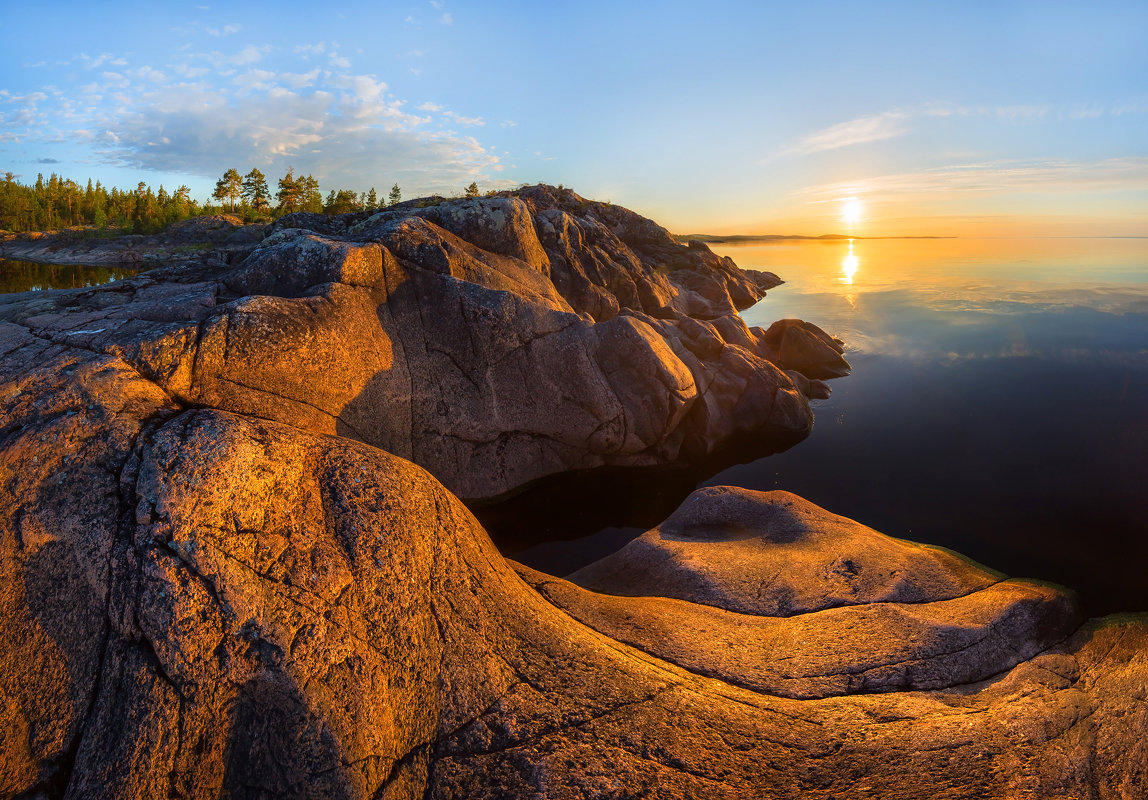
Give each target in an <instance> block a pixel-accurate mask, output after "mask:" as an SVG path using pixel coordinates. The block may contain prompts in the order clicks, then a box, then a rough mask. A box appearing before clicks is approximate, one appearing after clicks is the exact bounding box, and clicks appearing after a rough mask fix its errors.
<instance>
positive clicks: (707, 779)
mask: <svg viewBox="0 0 1148 800" xmlns="http://www.w3.org/2000/svg"><path fill="white" fill-rule="evenodd" d="M0 400H2V401H3V408H4V409H5V414H4V418H3V426H2V427H0V559H2V563H3V569H2V570H0V604H2V605H3V609H2V611H3V613H2V614H0V664H2V666H3V669H0V730H2V731H3V734H4V735H3V737H0V794H2V795H3V796H22V797H69V798H102V797H109V798H152V797H157V796H167V797H181V798H200V797H202V798H217V797H313V798H328V797H345V798H422V797H431V798H448V797H467V798H486V797H489V798H495V797H521V798H554V797H558V798H564V797H570V798H590V797H603V796H609V797H638V796H645V797H663V798H690V797H696V798H702V797H705V798H715V797H718V798H744V797H794V798H796V797H802V798H807V797H813V798H818V797H821V798H829V797H834V798H845V797H850V798H852V797H881V798H919V797H922V796H938V797H949V798H992V797H998V798H1005V797H1007V798H1047V797H1101V798H1134V797H1141V796H1143V794H1144V791H1145V789H1146V788H1148V769H1146V767H1145V765H1146V764H1148V744H1146V742H1148V740H1146V738H1145V737H1144V735H1143V734H1144V731H1145V729H1146V726H1148V703H1146V702H1145V700H1146V698H1145V692H1146V680H1145V675H1146V670H1148V648H1146V645H1148V628H1146V627H1145V625H1144V624H1143V622H1142V621H1138V620H1133V619H1109V620H1102V621H1099V622H1094V623H1091V624H1089V625H1086V626H1083V627H1081V628H1078V629H1075V631H1074V627H1075V620H1074V619H1073V610H1072V605H1071V602H1070V600H1069V599H1068V598H1066V597H1065V596H1064V595H1063V593H1061V592H1058V591H1056V590H1053V589H1047V588H1044V587H1039V586H1032V585H1025V584H1020V583H1014V582H1007V581H1006V582H997V583H991V582H990V581H992V580H995V578H994V577H992V576H991V574H990V573H985V572H982V571H979V570H978V569H977V568H975V567H972V566H968V565H960V564H959V563H955V562H953V561H950V560H949V559H948V558H947V557H945V556H943V555H942V554H929V553H925V554H924V555H923V556H922V554H920V553H915V552H914V551H913V548H911V547H910V546H908V545H905V546H903V547H904V550H905V552H904V553H903V554H902V555H903V556H904V557H903V558H901V559H900V560H899V561H897V562H896V563H898V564H899V565H901V566H900V567H899V568H903V569H904V570H905V571H906V572H907V573H909V575H910V577H909V578H906V580H905V581H904V582H902V583H903V584H907V583H911V582H912V581H913V580H916V579H917V578H918V577H920V578H921V580H922V583H923V585H924V586H925V587H926V588H927V587H942V588H941V589H940V592H941V595H942V596H944V597H946V598H947V599H943V600H935V599H933V598H932V597H931V596H924V597H922V596H920V595H914V594H912V593H911V592H909V589H908V588H907V587H906V586H905V585H902V586H901V588H899V589H893V588H891V585H889V584H888V581H884V582H882V581H881V580H879V581H877V582H876V583H874V584H873V585H871V586H869V587H868V588H867V589H865V591H866V592H869V593H870V594H865V595H864V596H860V597H858V598H856V602H855V603H853V604H852V605H841V606H839V607H836V608H822V610H817V611H810V612H807V613H804V614H795V615H793V616H790V617H766V616H762V615H760V614H757V615H747V614H741V613H735V612H731V611H728V610H726V609H724V608H719V607H717V606H715V605H713V604H697V603H693V602H691V601H690V600H681V599H679V600H661V601H660V603H661V608H655V609H653V610H651V608H650V606H651V604H654V603H655V602H656V601H655V600H654V599H653V598H623V597H617V596H609V595H600V594H594V593H591V592H588V591H586V590H584V589H580V588H578V587H576V586H574V585H573V584H569V583H566V582H563V581H561V580H560V579H557V578H550V577H546V576H537V575H532V574H530V573H529V572H527V573H526V574H527V576H528V578H529V579H530V582H531V583H534V584H535V585H537V586H538V587H539V589H540V591H535V590H534V589H533V588H531V586H530V585H528V584H527V583H526V582H524V581H523V580H521V579H520V578H519V577H518V576H517V575H516V574H515V572H514V571H513V570H512V569H511V568H510V566H509V565H508V564H507V562H505V561H504V560H503V559H502V558H501V556H500V555H499V553H498V552H497V551H496V550H495V549H494V547H493V546H492V545H491V543H490V540H489V539H488V538H487V537H486V535H485V533H484V532H483V531H482V529H481V528H480V527H479V526H478V525H477V523H476V522H475V521H474V519H473V517H472V516H471V515H470V513H469V512H468V511H467V509H466V508H465V507H464V506H463V505H462V504H461V503H460V502H459V501H458V500H456V499H455V498H454V497H453V496H452V495H451V494H450V493H449V492H448V491H446V490H445V489H444V488H443V487H442V486H441V485H440V484H439V483H438V482H437V481H436V480H435V479H434V478H432V477H431V476H430V475H429V474H428V473H426V472H425V471H424V470H422V469H420V468H418V467H416V466H414V465H412V464H410V463H409V462H406V461H404V460H402V459H399V458H396V457H395V456H392V455H389V454H387V453H384V452H382V451H381V450H378V449H377V448H374V447H372V446H370V445H366V444H363V443H360V442H357V441H353V440H351V439H348V438H346V437H336V436H326V435H320V434H315V433H311V432H308V431H304V430H301V429H299V428H297V427H292V426H288V425H284V424H281V423H276V422H271V421H267V420H261V419H256V418H253V417H250V416H243V415H237V414H234V413H231V412H226V411H218V410H211V409H186V410H185V409H183V408H182V407H181V406H180V405H179V404H178V403H176V402H175V401H174V400H173V398H172V397H171V396H170V395H167V394H165V393H164V392H163V391H162V390H161V389H159V388H158V387H157V386H156V385H155V384H154V383H153V382H152V381H150V380H147V379H146V378H144V377H143V376H141V375H140V374H138V373H137V372H136V371H135V370H134V369H132V368H131V367H130V366H129V365H128V364H127V363H126V362H125V361H123V360H122V359H120V358H118V357H115V356H110V355H106V354H103V353H93V352H90V351H86V350H83V349H82V348H75V347H69V346H63V345H58V344H55V343H52V342H48V341H44V340H43V339H39V338H37V337H35V336H33V335H31V334H30V333H28V331H27V330H26V329H23V328H19V327H17V326H14V325H4V326H0ZM734 494H738V493H734ZM704 499H706V498H703V500H704ZM710 499H712V498H710ZM734 501H735V503H734V504H735V505H737V506H738V508H734V509H732V510H731V508H729V507H727V504H725V503H723V502H717V503H715V502H709V503H707V502H702V503H700V504H699V503H697V502H693V503H691V504H689V505H687V507H686V508H685V509H684V510H683V511H682V512H681V513H680V514H678V515H676V516H677V519H676V521H672V522H671V523H670V524H669V525H668V526H666V530H667V531H670V532H671V535H677V536H682V535H690V536H692V538H693V540H695V541H694V544H695V545H696V547H695V552H694V559H695V561H696V562H697V563H699V564H700V565H701V566H699V568H698V569H697V573H698V574H699V575H708V576H718V577H720V576H721V575H722V574H728V573H727V571H725V570H723V569H722V568H721V566H720V562H722V561H723V560H725V559H726V558H727V556H726V555H724V554H722V553H721V552H720V550H714V551H712V555H711V556H707V555H706V554H705V553H704V552H703V551H704V548H706V547H707V546H709V545H720V544H721V543H729V542H738V541H741V542H751V541H754V540H759V541H761V542H763V544H762V545H761V546H762V547H763V548H764V547H765V546H767V545H768V543H770V542H774V543H777V544H779V545H782V546H797V549H798V550H799V551H801V550H804V555H805V557H806V563H807V564H811V563H812V562H813V559H815V558H817V557H818V555H817V554H818V553H820V554H821V557H823V558H828V556H829V547H828V546H827V545H824V543H820V542H819V537H820V536H821V535H822V533H824V535H825V537H827V538H831V537H833V536H834V531H835V530H841V529H846V532H848V530H847V529H848V528H849V527H850V525H849V524H848V523H847V522H846V521H843V520H840V519H839V518H833V517H832V516H831V515H829V514H827V513H826V512H822V511H820V510H817V509H812V508H810V507H808V506H805V505H803V504H801V503H799V502H798V501H796V500H793V499H792V498H788V497H785V496H777V495H773V496H765V497H760V496H754V495H744V494H743V495H741V496H740V497H736V498H734ZM755 508H756V512H758V513H755V510H754V509H755ZM779 519H780V520H781V522H782V524H781V525H778V520H779ZM778 530H782V531H789V532H790V533H788V534H786V535H783V536H778V535H777V532H778ZM673 531H676V532H677V533H676V534H675V533H672V532H673ZM700 532H704V535H699V533H700ZM852 534H853V535H852V538H851V539H850V538H846V540H845V541H846V544H847V546H853V545H856V546H857V549H858V552H856V553H855V554H854V555H855V558H856V562H855V563H856V564H858V565H860V566H859V571H860V574H861V575H862V576H864V575H865V573H866V571H867V570H869V569H878V570H879V568H880V563H879V562H880V560H881V559H882V558H884V557H885V555H883V554H887V553H895V552H896V551H897V550H898V548H900V547H902V546H901V545H898V544H897V543H895V542H880V541H878V539H877V535H876V534H873V533H871V532H866V531H859V530H854V531H853V532H852ZM801 542H805V546H801ZM754 546H755V547H756V546H757V545H754ZM933 555H936V556H937V557H936V558H933V557H932V556H933ZM837 556H838V557H846V558H848V557H849V556H850V553H849V552H847V550H845V549H844V548H843V549H842V550H841V551H839V552H838V553H837ZM759 562H760V563H762V564H764V563H765V561H764V556H763V558H762V559H759ZM524 572H525V571H524ZM807 575H808V577H807V578H806V579H805V580H806V581H812V582H813V583H816V582H817V580H816V578H817V572H816V570H811V571H809V572H808V573H807ZM715 580H717V578H715ZM834 580H835V579H833V578H831V577H830V578H827V579H826V580H824V581H823V585H825V586H828V587H831V586H834V585H835V584H834ZM946 581H948V582H949V584H948V585H947V588H945V587H946ZM718 582H720V581H718ZM727 584H728V582H727ZM982 584H987V585H984V586H983V588H977V587H979V586H981V585H982ZM878 585H883V586H885V588H883V589H882V588H877V587H878ZM769 586H770V585H769V584H763V585H762V586H760V587H758V593H759V594H761V593H768V591H769ZM728 588H729V587H728V585H727V589H728ZM961 589H970V590H971V591H970V592H969V593H968V594H966V595H964V596H959V592H960V590H961ZM779 591H781V592H783V593H784V592H785V587H784V586H781V587H780V588H779ZM889 591H895V592H901V591H904V592H909V594H903V595H898V596H899V597H903V598H908V597H915V598H916V599H917V600H918V601H919V602H916V603H901V604H898V603H890V602H884V601H883V600H881V599H882V598H884V597H885V596H886V594H887V593H888V592H889ZM930 591H931V590H930ZM838 594H840V592H838ZM953 595H958V596H953ZM705 599H706V600H707V601H710V602H711V603H712V601H713V597H709V596H707V597H706V598H705ZM874 600H879V602H870V601H874ZM727 605H728V604H727ZM824 605H826V604H825V603H820V604H819V603H816V602H813V603H811V607H821V606H824ZM769 607H781V604H778V603H773V604H772V606H771V604H769V603H765V604H763V606H762V608H769ZM845 614H850V615H853V617H851V618H848V619H847V618H844V617H843V616H842V615H845ZM720 615H725V616H724V617H721V616H720ZM731 618H735V619H734V622H732V623H730V619H731ZM583 620H585V622H583ZM586 623H589V624H586ZM719 623H722V624H724V627H722V624H719ZM725 623H729V624H725ZM611 626H613V627H611ZM620 626H621V627H626V628H627V629H628V630H629V631H631V632H633V631H637V632H636V633H628V632H626V631H623V630H621V627H620ZM704 626H709V627H708V628H707V627H704ZM771 626H773V627H771ZM779 626H796V627H792V628H790V629H788V630H786V629H785V628H784V627H779ZM643 630H644V633H643ZM604 631H605V632H604ZM710 633H714V634H720V636H718V635H714V636H710V635H709V634H710ZM615 636H617V637H618V638H614V637H615ZM722 637H724V638H722ZM762 637H764V638H762ZM627 641H629V642H630V643H627ZM963 652H967V653H969V654H970V655H969V657H968V658H967V659H966V658H965V657H963V656H962V653H963ZM850 655H852V656H853V657H854V658H855V663H854V664H853V666H852V667H850V665H849V663H848V659H849V657H850ZM751 656H752V657H751ZM968 681H971V682H968Z"/></svg>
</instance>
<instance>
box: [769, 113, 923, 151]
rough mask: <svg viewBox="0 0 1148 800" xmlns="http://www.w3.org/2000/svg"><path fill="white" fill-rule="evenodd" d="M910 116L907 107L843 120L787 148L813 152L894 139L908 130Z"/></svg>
mask: <svg viewBox="0 0 1148 800" xmlns="http://www.w3.org/2000/svg"><path fill="white" fill-rule="evenodd" d="M908 116H909V115H908V114H907V113H905V112H903V111H886V112H885V113H883V114H871V115H869V116H865V117H858V118H857V119H852V120H849V121H848V122H839V123H837V124H836V125H830V126H829V127H828V128H822V129H821V130H819V131H815V132H814V133H811V134H809V135H808V136H804V137H802V138H801V139H798V140H797V142H795V143H794V144H793V145H792V146H791V147H790V148H789V149H788V150H787V152H788V153H791V154H793V155H809V154H811V153H820V152H822V151H824V150H837V149H839V148H841V147H850V146H852V145H855V144H864V143H865V142H877V141H881V140H882V139H892V138H893V137H895V136H900V135H902V134H904V133H906V132H907V131H908V128H907V127H905V124H904V121H905V120H906V119H907V118H908Z"/></svg>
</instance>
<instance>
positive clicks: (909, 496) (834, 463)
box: [707, 239, 1148, 613]
mask: <svg viewBox="0 0 1148 800" xmlns="http://www.w3.org/2000/svg"><path fill="white" fill-rule="evenodd" d="M852 245H853V246H852V248H850V246H849V243H848V242H844V241H837V242H832V243H823V242H792V241H790V242H778V243H775V244H770V245H765V246H752V247H744V246H742V247H715V248H714V249H715V250H716V251H717V252H719V253H721V254H723V255H729V256H731V257H732V258H733V259H734V260H735V261H736V262H737V263H738V264H739V265H741V266H745V267H756V268H760V269H767V270H770V271H772V272H776V273H778V274H779V275H780V276H781V277H782V278H784V279H785V280H786V281H787V283H786V284H785V285H783V286H780V287H778V288H776V289H774V290H772V291H771V292H770V293H769V296H768V297H767V298H766V299H765V300H763V301H762V302H761V303H759V304H758V305H757V306H755V307H754V308H752V309H749V310H747V311H746V312H745V313H744V315H743V316H744V317H745V318H746V321H747V322H749V324H751V325H753V324H757V325H763V326H766V325H768V324H769V323H771V322H772V321H774V320H776V319H779V318H783V317H800V318H802V319H807V320H811V321H813V322H816V323H817V324H818V325H821V326H822V327H823V328H825V329H826V330H828V331H830V332H832V333H834V334H836V335H838V336H840V337H841V338H842V339H844V340H845V341H846V343H847V345H848V356H849V358H850V361H851V362H852V363H853V365H854V372H853V374H852V375H851V376H849V377H848V378H845V379H842V380H839V381H834V382H833V388H834V393H833V396H832V397H831V398H830V399H829V400H827V401H824V402H822V403H816V404H815V412H816V414H817V422H816V425H815V427H814V431H813V433H812V434H811V436H810V437H809V438H808V439H807V440H806V441H804V442H802V443H800V444H798V445H797V446H796V447H794V448H793V449H791V450H789V451H787V452H785V453H781V454H778V455H774V456H770V457H768V458H764V459H761V460H759V461H757V462H754V463H751V464H745V465H741V466H738V467H733V468H731V469H728V470H725V471H724V472H722V473H720V474H719V475H717V476H715V477H714V478H712V479H711V480H709V481H707V483H709V484H719V483H732V484H736V485H741V486H746V487H748V488H755V489H770V488H784V489H789V490H791V491H795V492H797V493H799V494H803V495H805V496H806V497H809V498H810V499H811V500H813V501H814V502H817V503H820V504H822V505H824V506H826V507H828V508H829V509H831V510H833V511H836V512H838V513H842V514H845V515H847V516H851V517H854V518H856V519H859V520H861V521H863V522H865V523H867V524H869V525H872V526H873V527H875V528H877V529H879V530H882V531H884V532H886V533H889V534H892V535H896V536H904V537H907V538H913V539H918V540H921V541H928V542H933V543H936V544H941V545H945V546H948V547H952V548H954V549H957V550H960V551H962V552H965V553H967V554H969V555H971V556H973V557H974V558H977V559H979V560H981V561H984V562H986V563H988V564H990V565H992V566H994V567H998V568H1000V569H1002V570H1004V571H1006V572H1008V573H1010V574H1014V575H1024V576H1030V577H1038V578H1044V579H1049V580H1054V581H1058V582H1061V583H1064V584H1067V585H1069V586H1072V587H1073V588H1075V589H1077V590H1078V591H1079V592H1080V593H1081V595H1082V597H1083V599H1084V600H1085V602H1086V603H1087V604H1088V607H1089V610H1090V611H1092V612H1093V613H1105V612H1108V611H1115V610H1148V582H1145V581H1144V580H1143V575H1142V569H1141V567H1142V565H1143V564H1144V563H1146V560H1148V500H1146V499H1145V497H1146V495H1145V489H1144V487H1145V486H1148V240H1146V239H1140V240H1136V239H1125V240H1106V239H1093V240H1081V239H1045V240H980V241H977V240H972V241H969V240H857V241H854V242H853V243H852Z"/></svg>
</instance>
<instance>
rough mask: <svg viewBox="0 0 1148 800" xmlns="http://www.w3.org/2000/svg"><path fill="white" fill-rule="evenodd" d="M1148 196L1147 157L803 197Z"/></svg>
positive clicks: (887, 178) (958, 171)
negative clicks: (1117, 193) (1123, 193)
mask: <svg viewBox="0 0 1148 800" xmlns="http://www.w3.org/2000/svg"><path fill="white" fill-rule="evenodd" d="M1124 190H1134V191H1148V157H1128V158H1110V159H1104V160H1101V161H1089V162H1082V161H1047V160H1046V161H989V162H982V163H969V164H952V165H947V166H942V167H936V168H933V169H925V170H917V171H913V172H901V173H894V174H889V175H879V176H875V177H872V178H866V179H865V180H863V181H861V182H851V183H826V184H820V185H818V186H812V187H809V188H808V189H805V190H804V191H803V192H801V193H802V194H804V195H807V196H810V197H811V198H813V199H815V200H832V199H835V198H839V197H841V196H843V195H846V194H866V195H870V196H878V197H887V198H888V197H894V196H896V197H905V196H909V195H925V194H930V195H935V194H938V193H942V192H947V193H952V192H962V193H969V194H974V193H981V194H996V193H1003V192H1022V191H1023V192H1033V191H1035V192H1086V191H1124Z"/></svg>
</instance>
